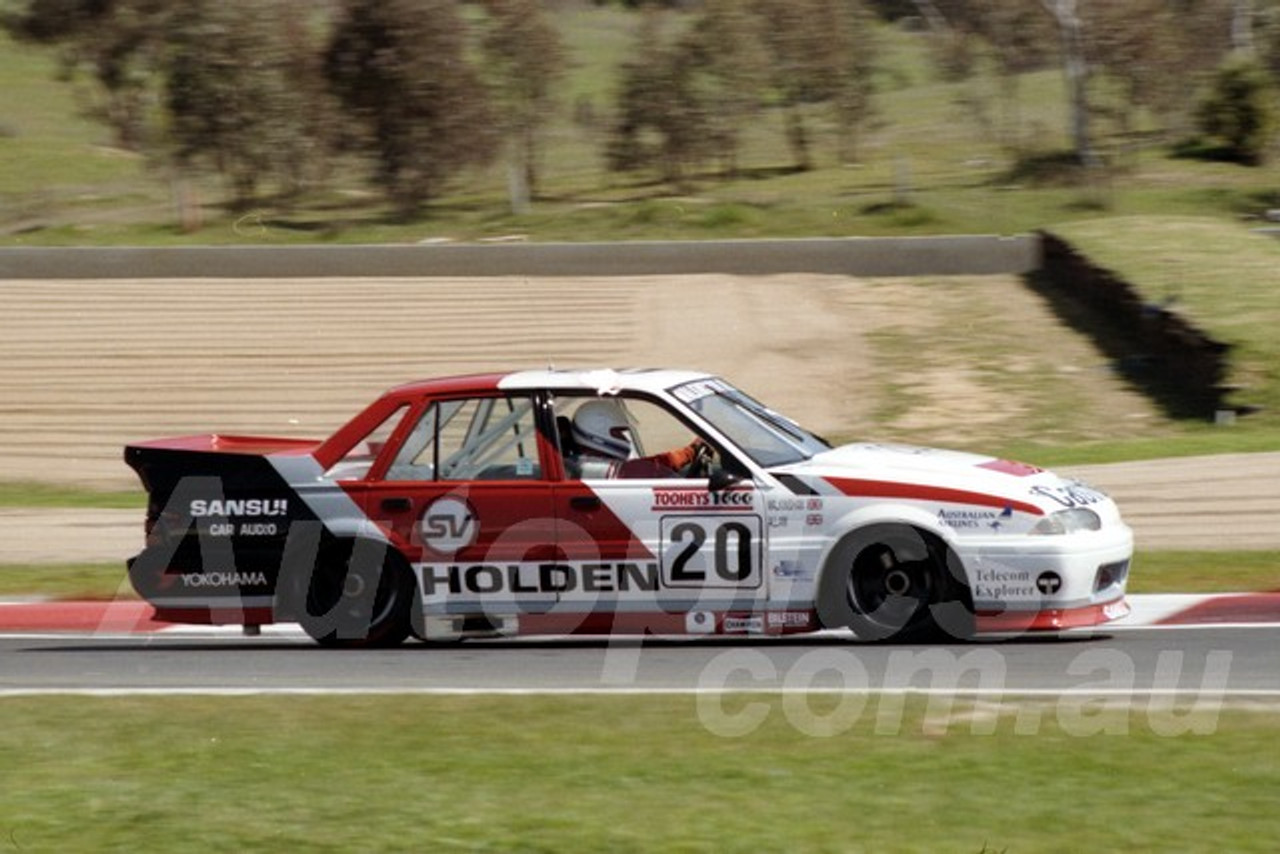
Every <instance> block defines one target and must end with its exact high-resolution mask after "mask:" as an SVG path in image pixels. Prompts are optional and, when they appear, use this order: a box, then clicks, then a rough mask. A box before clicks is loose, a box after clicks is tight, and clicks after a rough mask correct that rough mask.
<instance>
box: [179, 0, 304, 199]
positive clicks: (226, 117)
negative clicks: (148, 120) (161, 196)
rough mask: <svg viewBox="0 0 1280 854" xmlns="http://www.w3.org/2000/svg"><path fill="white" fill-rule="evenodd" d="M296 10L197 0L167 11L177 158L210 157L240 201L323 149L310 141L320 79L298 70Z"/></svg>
mask: <svg viewBox="0 0 1280 854" xmlns="http://www.w3.org/2000/svg"><path fill="white" fill-rule="evenodd" d="M297 14H298V10H297V8H296V6H295V4H293V3H291V2H288V0H193V1H192V2H188V3H182V4H177V5H175V7H174V13H173V17H172V18H171V19H170V21H169V33H168V37H167V39H166V43H167V51H166V60H165V63H164V72H165V74H164V79H165V92H166V98H165V104H166V107H167V109H168V113H169V116H170V133H171V135H172V145H173V158H174V162H175V165H176V166H177V168H178V170H179V173H180V174H181V173H184V172H185V171H187V170H188V169H190V168H191V166H192V165H193V164H195V163H197V162H198V161H207V162H208V163H210V164H211V165H212V166H213V167H214V168H215V169H216V170H217V172H218V173H219V174H221V175H223V176H224V177H225V178H226V179H227V180H228V181H229V182H230V184H231V187H232V190H233V192H234V195H235V203H236V206H237V207H244V206H246V205H248V204H249V202H250V201H252V200H253V199H254V198H255V196H256V195H257V192H258V189H259V186H260V185H261V184H262V183H263V182H264V181H265V180H267V179H269V178H272V177H280V178H284V179H286V180H287V181H288V180H290V179H291V180H292V181H297V180H299V178H300V174H301V173H300V171H299V166H298V164H299V163H305V162H306V161H307V160H309V159H314V158H317V157H322V156H323V154H322V153H321V152H318V151H316V150H315V149H314V147H311V146H308V144H307V143H308V142H309V141H310V140H312V139H314V136H313V134H314V133H315V132H316V128H315V127H314V124H313V123H312V122H310V121H309V118H310V117H311V116H312V115H313V114H312V112H311V110H312V109H313V108H314V107H313V105H314V104H315V95H316V92H315V87H314V85H313V79H312V80H309V79H308V78H307V77H305V76H303V77H301V78H300V77H299V76H297V72H298V67H297V63H298V62H299V58H300V54H299V50H298V46H297V41H298V40H299V39H304V38H305V28H303V27H299V26H297V25H296V21H293V18H294V16H296V15H297ZM312 49H313V50H314V46H313V48H312ZM305 52H306V51H305V49H304V51H303V53H304V54H305Z"/></svg>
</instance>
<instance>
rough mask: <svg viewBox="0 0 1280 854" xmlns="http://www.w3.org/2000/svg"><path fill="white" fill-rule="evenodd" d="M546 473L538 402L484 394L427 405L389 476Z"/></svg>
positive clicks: (523, 477)
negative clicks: (541, 458)
mask: <svg viewBox="0 0 1280 854" xmlns="http://www.w3.org/2000/svg"><path fill="white" fill-rule="evenodd" d="M541 476H542V470H541V466H540V465H539V462H538V437H537V430H536V428H535V423H534V406H533V401H532V400H531V399H530V398H526V397H509V398H508V397H478V398H466V399H463V400H447V401H438V402H436V403H433V404H432V405H431V406H429V407H427V409H426V411H425V412H423V413H422V416H421V418H419V420H418V423H417V424H415V425H414V427H413V430H412V431H410V433H409V436H408V438H407V439H406V440H405V442H404V444H403V445H402V446H401V447H400V450H399V452H398V453H397V454H396V458H395V460H394V461H393V462H392V464H391V468H390V469H389V470H388V471H387V475H386V478H387V480H515V479H519V480H532V479H537V478H539V477H541Z"/></svg>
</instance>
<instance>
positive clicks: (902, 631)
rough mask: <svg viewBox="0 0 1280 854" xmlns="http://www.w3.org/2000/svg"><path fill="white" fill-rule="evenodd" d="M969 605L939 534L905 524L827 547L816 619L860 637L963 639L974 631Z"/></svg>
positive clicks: (961, 580) (879, 527)
mask: <svg viewBox="0 0 1280 854" xmlns="http://www.w3.org/2000/svg"><path fill="white" fill-rule="evenodd" d="M969 602H970V599H969V594H968V589H967V587H966V585H965V583H964V576H963V572H962V571H961V568H960V566H959V563H958V561H956V559H955V556H954V555H953V554H952V552H951V551H950V550H949V549H948V548H947V546H946V544H945V543H943V542H942V541H941V540H940V539H938V538H937V537H936V536H934V535H932V534H929V533H926V532H924V531H920V530H918V529H916V528H912V527H910V526H907V525H872V526H869V527H867V528H863V529H861V530H859V531H855V532H854V533H852V534H850V535H849V536H847V537H846V538H845V539H844V540H842V541H841V542H840V543H839V544H837V545H836V547H835V549H834V550H833V551H832V554H831V557H830V558H829V560H828V562H827V566H826V569H825V570H824V572H823V574H822V581H821V583H820V587H819V593H818V616H819V618H820V619H821V620H822V624H823V625H824V626H826V627H827V628H848V629H851V630H852V631H853V633H854V634H855V635H857V637H858V639H859V640H869V641H882V640H896V641H933V640H947V639H962V638H966V637H968V636H970V635H971V634H972V631H973V628H972V626H973V613H972V610H973V609H972V607H971V605H970V604H969Z"/></svg>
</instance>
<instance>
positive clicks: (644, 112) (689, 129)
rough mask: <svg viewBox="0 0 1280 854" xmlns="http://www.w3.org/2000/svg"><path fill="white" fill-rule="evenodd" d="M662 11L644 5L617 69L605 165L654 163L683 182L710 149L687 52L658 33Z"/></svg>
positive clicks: (622, 167)
mask: <svg viewBox="0 0 1280 854" xmlns="http://www.w3.org/2000/svg"><path fill="white" fill-rule="evenodd" d="M662 27H663V14H662V13H661V12H659V11H657V10H656V9H652V8H649V9H645V10H644V12H643V18H642V20H641V24H640V27H639V29H638V31H637V33H636V39H635V43H634V47H633V48H632V53H631V54H630V55H629V57H628V58H627V59H626V60H625V61H624V62H623V63H622V67H621V69H620V71H619V81H620V88H619V92H618V96H617V100H616V103H617V107H616V110H617V115H616V117H615V120H614V124H613V129H612V131H611V133H610V137H609V142H608V147H607V149H606V152H605V157H606V161H607V165H608V168H609V169H610V170H612V171H615V172H629V171H635V170H639V169H645V168H649V167H653V166H656V167H658V168H659V169H660V170H661V172H662V177H663V180H665V181H667V182H668V183H672V184H676V185H677V186H684V184H685V182H686V181H687V179H688V174H689V171H690V170H691V169H692V168H693V167H694V166H696V165H697V164H699V163H702V162H704V161H705V160H706V159H707V158H708V157H709V156H710V155H711V154H712V152H713V149H714V139H713V134H712V132H711V126H710V124H709V121H708V117H707V111H706V108H705V105H704V104H703V103H702V101H701V100H700V98H699V93H698V91H697V88H696V86H695V85H694V68H695V65H694V63H693V61H692V58H691V56H690V55H689V54H688V53H686V52H685V51H683V50H682V49H681V48H680V46H679V45H678V44H675V43H673V42H672V41H671V40H670V39H669V38H668V37H667V36H666V35H665V34H664V32H663V28H662Z"/></svg>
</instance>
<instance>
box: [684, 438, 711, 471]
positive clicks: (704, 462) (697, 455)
mask: <svg viewBox="0 0 1280 854" xmlns="http://www.w3.org/2000/svg"><path fill="white" fill-rule="evenodd" d="M715 457H716V451H715V448H712V447H711V446H710V445H708V444H707V443H706V442H699V443H698V445H697V447H696V448H694V451H693V459H692V460H690V461H689V465H687V466H685V467H684V476H685V477H688V478H699V477H706V476H707V475H708V474H710V472H711V463H712V462H714V461H715Z"/></svg>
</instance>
